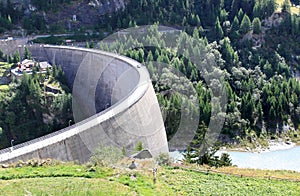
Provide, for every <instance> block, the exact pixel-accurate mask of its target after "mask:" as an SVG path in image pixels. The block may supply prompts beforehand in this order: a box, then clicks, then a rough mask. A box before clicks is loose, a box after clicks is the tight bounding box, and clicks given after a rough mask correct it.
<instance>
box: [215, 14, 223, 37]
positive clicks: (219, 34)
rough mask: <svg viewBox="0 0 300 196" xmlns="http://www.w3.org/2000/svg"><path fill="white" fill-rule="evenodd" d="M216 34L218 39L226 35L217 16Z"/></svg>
mask: <svg viewBox="0 0 300 196" xmlns="http://www.w3.org/2000/svg"><path fill="white" fill-rule="evenodd" d="M215 36H216V40H220V39H222V38H223V36H224V32H223V29H222V27H221V24H220V21H219V18H217V21H216V25H215Z"/></svg>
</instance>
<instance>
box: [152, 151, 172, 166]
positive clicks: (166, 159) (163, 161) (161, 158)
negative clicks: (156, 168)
mask: <svg viewBox="0 0 300 196" xmlns="http://www.w3.org/2000/svg"><path fill="white" fill-rule="evenodd" d="M155 160H156V162H157V163H158V165H164V166H167V165H170V164H171V163H172V159H171V157H170V156H169V154H168V153H161V154H159V155H158V157H156V159H155Z"/></svg>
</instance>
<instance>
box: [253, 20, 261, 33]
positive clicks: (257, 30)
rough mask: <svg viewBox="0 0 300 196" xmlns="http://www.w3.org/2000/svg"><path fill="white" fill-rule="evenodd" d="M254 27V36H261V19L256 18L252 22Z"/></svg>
mask: <svg viewBox="0 0 300 196" xmlns="http://www.w3.org/2000/svg"><path fill="white" fill-rule="evenodd" d="M252 26H253V33H254V34H260V33H261V22H260V20H259V18H254V19H253V22H252Z"/></svg>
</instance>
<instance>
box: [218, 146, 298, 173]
mask: <svg viewBox="0 0 300 196" xmlns="http://www.w3.org/2000/svg"><path fill="white" fill-rule="evenodd" d="M219 153H220V152H218V154H219ZM227 153H228V154H229V155H230V158H231V159H232V163H233V164H234V165H237V166H238V167H240V168H254V169H270V170H293V171H298V172H300V146H296V147H293V148H291V149H287V150H278V151H271V152H261V153H251V152H227Z"/></svg>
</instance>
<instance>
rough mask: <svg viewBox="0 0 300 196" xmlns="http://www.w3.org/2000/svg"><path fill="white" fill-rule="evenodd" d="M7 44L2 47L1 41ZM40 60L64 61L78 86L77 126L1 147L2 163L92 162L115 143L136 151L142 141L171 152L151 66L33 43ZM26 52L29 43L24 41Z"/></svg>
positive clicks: (75, 96) (159, 150)
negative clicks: (96, 152) (34, 160)
mask: <svg viewBox="0 0 300 196" xmlns="http://www.w3.org/2000/svg"><path fill="white" fill-rule="evenodd" d="M0 47H1V46H0ZM27 48H28V49H29V50H30V51H31V53H32V56H33V58H34V59H35V60H37V61H48V62H49V63H51V64H52V65H54V64H55V65H57V66H61V67H62V69H63V70H64V72H65V76H66V78H67V82H68V84H69V86H70V87H71V88H72V94H73V114H74V119H75V121H76V122H77V123H76V124H74V125H72V126H71V127H67V128H66V129H63V130H60V131H57V132H54V133H52V134H49V135H46V136H43V137H41V138H37V139H35V140H32V141H29V142H26V143H23V144H20V145H16V146H14V147H13V149H11V148H8V149H4V150H1V151H0V162H2V163H4V162H15V161H18V160H28V159H32V158H39V159H45V158H53V159H58V160H63V161H78V162H80V163H84V162H87V161H88V160H89V158H90V157H91V155H92V153H93V151H94V150H95V149H96V148H97V147H99V145H100V144H102V145H112V146H115V147H118V148H125V149H126V151H127V152H128V153H131V152H133V149H134V147H135V146H136V144H137V143H138V142H139V141H141V142H142V144H143V147H144V148H145V149H148V150H149V151H150V152H151V154H152V155H153V156H157V155H159V153H162V152H168V143H167V137H166V133H165V128H164V124H163V119H162V115H161V112H160V109H159V105H158V102H157V99H156V95H155V92H154V89H153V87H152V84H151V80H150V78H149V75H148V71H147V70H146V68H145V67H143V66H142V65H141V64H139V63H138V62H136V61H134V60H132V59H129V58H127V57H123V56H119V55H116V54H112V53H106V52H102V51H96V50H90V49H83V48H72V47H63V46H48V45H34V46H29V45H28V46H27ZM18 49H19V52H20V54H21V55H22V53H23V48H22V46H21V47H20V46H19V48H18Z"/></svg>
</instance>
